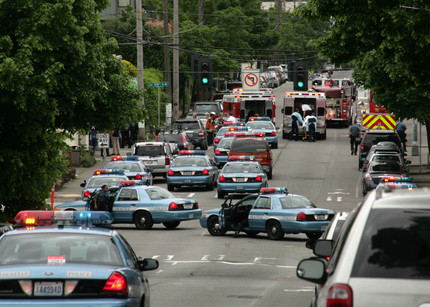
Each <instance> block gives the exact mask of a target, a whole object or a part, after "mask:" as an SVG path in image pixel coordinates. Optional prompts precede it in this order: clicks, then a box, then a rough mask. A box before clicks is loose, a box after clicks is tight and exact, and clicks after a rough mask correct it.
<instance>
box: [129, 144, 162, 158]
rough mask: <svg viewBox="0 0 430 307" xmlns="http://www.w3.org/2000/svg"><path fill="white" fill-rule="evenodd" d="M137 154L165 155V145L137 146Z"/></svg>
mask: <svg viewBox="0 0 430 307" xmlns="http://www.w3.org/2000/svg"><path fill="white" fill-rule="evenodd" d="M134 154H135V155H138V156H150V157H157V156H164V147H163V146H158V145H157V146H151V145H147V146H139V147H136V149H135V152H134Z"/></svg>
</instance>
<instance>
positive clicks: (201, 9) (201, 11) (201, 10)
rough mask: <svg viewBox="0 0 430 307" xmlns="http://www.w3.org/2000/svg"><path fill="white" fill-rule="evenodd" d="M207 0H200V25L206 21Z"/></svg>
mask: <svg viewBox="0 0 430 307" xmlns="http://www.w3.org/2000/svg"><path fill="white" fill-rule="evenodd" d="M204 14H205V2H204V0H199V25H202V24H203V23H204V22H205V15H204Z"/></svg>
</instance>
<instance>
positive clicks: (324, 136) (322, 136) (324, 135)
mask: <svg viewBox="0 0 430 307" xmlns="http://www.w3.org/2000/svg"><path fill="white" fill-rule="evenodd" d="M326 138H327V132H326V131H325V130H324V133H323V134H321V140H325V139H326Z"/></svg>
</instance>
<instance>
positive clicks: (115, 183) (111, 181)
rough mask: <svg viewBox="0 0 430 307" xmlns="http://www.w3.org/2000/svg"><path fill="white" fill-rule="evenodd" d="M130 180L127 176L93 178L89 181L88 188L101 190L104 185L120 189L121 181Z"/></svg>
mask: <svg viewBox="0 0 430 307" xmlns="http://www.w3.org/2000/svg"><path fill="white" fill-rule="evenodd" d="M124 180H128V178H127V177H125V176H121V177H118V176H102V177H91V178H90V180H89V181H88V185H87V186H86V188H101V187H102V185H105V184H106V185H107V186H108V187H119V186H120V185H121V181H124Z"/></svg>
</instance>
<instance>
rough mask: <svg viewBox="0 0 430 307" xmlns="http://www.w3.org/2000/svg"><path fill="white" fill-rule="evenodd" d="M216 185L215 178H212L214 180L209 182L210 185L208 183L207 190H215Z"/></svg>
mask: <svg viewBox="0 0 430 307" xmlns="http://www.w3.org/2000/svg"><path fill="white" fill-rule="evenodd" d="M214 186H215V183H214V180H213V178H212V182H211V183H209V184H208V185H206V190H208V191H213V190H214Z"/></svg>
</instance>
